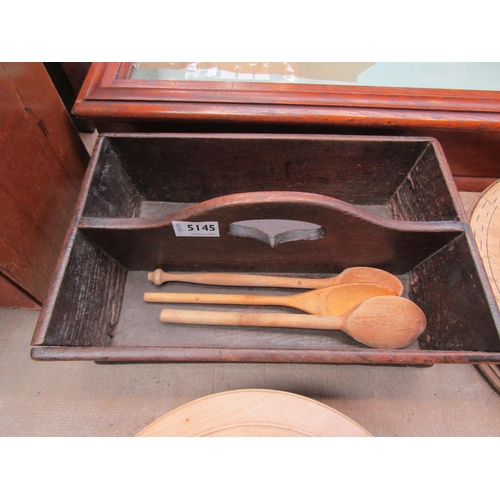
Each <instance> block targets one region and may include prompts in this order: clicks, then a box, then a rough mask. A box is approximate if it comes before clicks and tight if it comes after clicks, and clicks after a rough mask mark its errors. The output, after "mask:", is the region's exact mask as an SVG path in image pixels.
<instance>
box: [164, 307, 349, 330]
mask: <svg viewBox="0 0 500 500" xmlns="http://www.w3.org/2000/svg"><path fill="white" fill-rule="evenodd" d="M160 320H161V321H163V322H165V323H184V324H196V325H229V326H267V327H286V328H314V329H319V330H341V329H342V323H343V321H342V318H341V317H337V316H318V315H311V314H281V313H279V314H274V313H252V312H220V311H191V310H186V309H182V310H178V309H162V311H161V312H160Z"/></svg>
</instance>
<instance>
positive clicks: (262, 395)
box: [136, 389, 371, 437]
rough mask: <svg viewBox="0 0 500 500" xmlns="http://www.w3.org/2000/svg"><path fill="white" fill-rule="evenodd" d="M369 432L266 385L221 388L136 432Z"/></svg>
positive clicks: (339, 415)
mask: <svg viewBox="0 0 500 500" xmlns="http://www.w3.org/2000/svg"><path fill="white" fill-rule="evenodd" d="M160 436H164V437H189V436H192V437H194V436H199V437H201V436H204V437H208V436H212V437H215V436H218V437H222V436H226V437H299V436H306V437H334V436H337V437H347V436H350V437H369V436H371V434H370V433H369V432H367V431H366V430H365V429H363V428H362V427H361V426H360V425H358V424H357V423H356V422H354V421H352V420H351V419H350V418H348V417H346V416H345V415H343V414H342V413H339V412H338V411H336V410H334V409H333V408H330V407H329V406H326V405H324V404H322V403H319V402H318V401H314V400H313V399H309V398H306V397H304V396H299V395H297V394H291V393H288V392H282V391H274V390H267V389H246V390H237V391H227V392H221V393H218V394H212V395H210V396H206V397H203V398H200V399H197V400H195V401H192V402H190V403H187V404H185V405H182V406H180V407H179V408H176V409H175V410H172V411H171V412H169V413H167V414H166V415H164V416H162V417H160V418H159V419H157V420H155V421H154V422H153V423H151V424H150V425H148V426H147V427H145V428H144V429H143V430H142V431H141V432H139V433H138V434H137V436H136V437H160Z"/></svg>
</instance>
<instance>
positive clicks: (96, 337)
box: [31, 134, 500, 365]
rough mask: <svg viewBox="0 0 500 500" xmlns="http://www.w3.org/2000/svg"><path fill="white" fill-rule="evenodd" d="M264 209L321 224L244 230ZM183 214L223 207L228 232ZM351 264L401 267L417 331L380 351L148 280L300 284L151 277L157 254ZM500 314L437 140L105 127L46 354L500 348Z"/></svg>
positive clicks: (292, 268)
mask: <svg viewBox="0 0 500 500" xmlns="http://www.w3.org/2000/svg"><path fill="white" fill-rule="evenodd" d="M249 220H252V221H255V220H257V221H260V222H262V221H267V222H269V221H276V220H278V221H300V222H303V223H307V224H315V225H316V226H315V229H314V230H309V229H304V230H299V231H298V232H297V231H295V232H293V231H289V230H283V231H282V233H281V234H280V235H279V237H276V238H274V237H272V236H269V235H268V234H266V232H265V230H254V231H253V233H252V231H250V232H245V231H244V230H243V231H242V230H241V227H245V224H247V223H246V222H245V221H249ZM176 221H179V222H193V223H196V222H207V221H208V222H212V223H213V222H216V223H217V225H218V229H219V236H214V237H201V236H200V237H181V236H177V235H176V233H175V232H174V227H173V222H176ZM283 224H289V223H288V222H286V223H283ZM238 227H239V228H240V229H239V230H238ZM278 232H279V231H278ZM352 266H373V267H378V268H380V269H384V270H386V271H389V272H391V273H393V274H396V275H397V276H399V277H400V279H401V280H402V281H403V283H404V285H405V292H404V296H406V297H409V298H410V299H411V300H413V301H415V302H416V303H417V304H418V305H419V306H420V307H421V308H422V310H423V311H424V313H425V314H426V317H427V323H428V324H427V328H426V330H425V331H424V333H423V334H422V335H421V336H420V338H419V339H418V341H416V342H415V343H414V344H412V345H410V346H409V347H407V348H405V349H397V350H396V349H395V350H379V349H371V348H368V347H365V346H363V345H362V344H359V343H357V342H356V341H354V340H353V339H351V338H350V337H348V336H347V335H346V334H344V333H343V332H340V331H331V332H330V331H318V330H305V329H287V328H267V329H266V328H251V327H229V326H220V327H214V326H209V325H203V326H197V325H174V324H166V323H162V322H161V321H160V320H159V312H160V310H161V309H162V308H164V307H169V305H166V304H153V303H145V302H144V301H143V294H144V292H147V291H159V290H162V291H173V292H175V291H179V292H190V291H198V292H200V291H201V292H207V293H225V292H226V293H227V292H231V293H234V292H235V291H236V293H255V294H262V293H268V294H294V293H297V292H300V291H301V290H290V289H288V290H287V289H265V290H264V289H262V288H238V289H237V290H236V289H235V288H234V287H233V288H231V287H217V286H208V285H196V284H186V283H168V284H164V285H162V286H161V287H157V286H156V285H154V284H153V283H151V282H150V281H148V279H147V274H148V272H150V271H153V270H155V269H157V268H163V269H164V270H166V271H170V272H183V273H189V272H240V273H252V274H256V273H260V274H273V275H274V274H276V275H285V276H308V277H326V276H331V275H333V274H337V273H340V272H341V271H342V270H343V269H345V268H346V267H352ZM171 307H175V308H181V307H185V308H193V306H192V305H185V306H184V305H179V304H175V305H171ZM197 307H198V308H200V309H206V310H213V309H217V310H221V309H222V310H224V309H227V310H235V309H237V310H248V311H252V310H262V308H258V307H256V306H254V307H248V306H246V307H245V306H241V307H239V308H238V307H237V306H210V305H205V306H202V305H199V306H198V305H197ZM265 310H266V311H269V312H271V311H273V312H296V313H299V312H298V311H294V310H291V309H287V308H283V307H281V308H280V307H276V308H269V307H267V308H266V309H265ZM499 327H500V318H499V311H498V308H497V305H496V302H495V300H494V298H493V294H492V292H491V288H490V286H489V283H488V279H487V277H486V274H485V272H484V269H483V266H482V263H481V259H480V257H479V254H478V251H477V248H476V245H475V242H474V239H473V237H472V233H471V229H470V227H469V225H468V222H467V218H466V215H465V212H464V209H463V206H462V204H461V202H460V199H459V196H458V193H457V191H456V188H455V185H454V183H453V179H452V176H451V174H450V171H449V168H448V166H447V163H446V159H445V158H444V156H443V153H442V150H441V148H440V146H439V144H438V143H437V141H435V140H434V139H431V138H420V137H364V136H329V135H325V136H319V135H251V134H250V135H249V134H243V135H236V134H235V135H232V134H105V135H102V136H100V137H99V139H98V142H97V144H96V148H95V150H94V153H93V155H92V158H91V162H90V164H89V169H88V172H87V175H86V178H85V180H84V183H83V186H82V189H81V193H80V197H79V200H78V203H77V207H76V210H75V216H74V220H73V224H72V227H71V228H70V231H69V233H68V236H67V239H66V242H65V246H64V249H63V252H62V254H61V257H60V260H59V263H58V268H57V271H56V273H55V275H54V278H53V282H52V285H51V288H50V291H49V294H48V297H47V299H46V301H45V304H44V306H43V309H42V312H41V315H40V319H39V322H38V325H37V327H36V330H35V334H34V336H33V340H32V346H33V347H32V351H31V356H32V358H33V359H36V360H93V361H97V362H161V361H165V362H166V361H183V362H187V361H196V362H210V361H211V362H223V361H226V362H300V363H353V364H354V363H365V364H413V365H426V364H427V365H429V364H434V363H500V335H499V331H500V328H499Z"/></svg>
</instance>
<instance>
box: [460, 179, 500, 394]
mask: <svg viewBox="0 0 500 500" xmlns="http://www.w3.org/2000/svg"><path fill="white" fill-rule="evenodd" d="M465 210H466V212H467V217H468V218H469V224H470V226H471V229H472V233H473V234H474V239H475V240H476V244H477V246H478V249H479V253H480V255H481V259H482V261H483V265H484V268H485V271H486V274H487V276H488V279H489V282H490V285H491V289H492V291H493V295H494V296H495V300H496V302H497V304H498V306H499V307H500V180H499V181H496V182H494V183H493V184H492V185H491V186H489V187H488V188H487V189H485V190H484V191H483V193H481V195H480V196H479V197H477V198H476V199H475V200H473V201H472V202H470V203H468V204H467V205H466V207H465ZM477 367H478V368H479V370H480V371H481V372H482V373H483V375H484V376H485V377H486V378H487V379H488V380H489V381H490V382H491V384H492V385H493V387H495V389H496V390H497V391H499V392H500V366H499V365H483V364H479V365H477Z"/></svg>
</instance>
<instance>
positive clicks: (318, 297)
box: [144, 283, 396, 316]
mask: <svg viewBox="0 0 500 500" xmlns="http://www.w3.org/2000/svg"><path fill="white" fill-rule="evenodd" d="M378 295H392V296H396V292H394V290H391V289H390V288H386V287H383V286H380V285H372V284H365V283H348V284H345V285H334V286H331V287H327V288H320V289H318V290H311V291H309V292H303V293H299V294H297V295H286V296H271V295H233V294H210V293H207V294H203V293H158V292H147V293H145V294H144V301H145V302H169V303H183V304H196V303H198V304H238V305H259V306H286V307H293V308H295V309H300V310H301V311H305V312H307V313H309V314H327V315H331V316H340V315H342V314H344V313H345V312H347V311H349V310H350V309H352V308H353V307H356V306H357V305H358V304H359V303H360V302H362V301H363V300H366V299H368V298H370V297H376V296H378Z"/></svg>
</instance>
